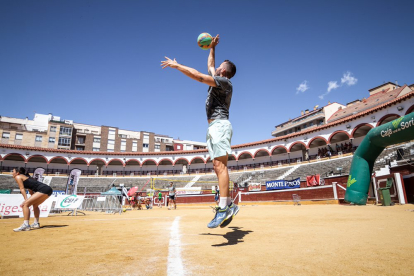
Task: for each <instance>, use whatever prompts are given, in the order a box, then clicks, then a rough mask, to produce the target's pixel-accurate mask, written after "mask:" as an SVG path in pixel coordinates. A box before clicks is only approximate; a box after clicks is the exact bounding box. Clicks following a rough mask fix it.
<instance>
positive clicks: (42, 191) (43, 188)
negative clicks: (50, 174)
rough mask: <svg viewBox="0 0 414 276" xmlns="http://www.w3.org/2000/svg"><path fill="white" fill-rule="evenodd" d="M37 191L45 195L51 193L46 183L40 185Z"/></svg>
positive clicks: (51, 190)
mask: <svg viewBox="0 0 414 276" xmlns="http://www.w3.org/2000/svg"><path fill="white" fill-rule="evenodd" d="M37 191H38V192H39V193H42V194H45V195H48V196H51V195H52V193H53V189H52V188H50V187H49V186H47V185H44V186H43V185H42V186H41V187H40V189H38V190H37Z"/></svg>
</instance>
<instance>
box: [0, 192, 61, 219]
mask: <svg viewBox="0 0 414 276" xmlns="http://www.w3.org/2000/svg"><path fill="white" fill-rule="evenodd" d="M28 197H30V195H28ZM53 200H54V199H53V197H49V198H48V199H46V200H45V201H44V202H43V203H42V204H40V205H39V209H40V217H41V218H45V217H47V216H49V212H50V208H51V207H52V202H53ZM23 201H24V198H23V196H22V195H21V194H20V195H6V194H0V215H2V216H5V217H6V216H19V217H21V218H22V217H23V209H22V208H21V207H20V204H22V203H23ZM30 216H31V217H34V212H33V206H31V207H30Z"/></svg>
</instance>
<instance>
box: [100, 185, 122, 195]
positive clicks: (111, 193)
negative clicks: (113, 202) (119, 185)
mask: <svg viewBox="0 0 414 276" xmlns="http://www.w3.org/2000/svg"><path fill="white" fill-rule="evenodd" d="M101 195H116V196H120V195H121V192H120V191H118V190H117V189H116V188H115V187H112V188H111V189H110V190H109V191H106V192H103V193H101Z"/></svg>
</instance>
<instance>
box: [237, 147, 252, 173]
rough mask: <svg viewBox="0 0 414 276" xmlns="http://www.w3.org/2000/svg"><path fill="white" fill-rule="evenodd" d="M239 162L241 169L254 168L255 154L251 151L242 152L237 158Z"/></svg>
mask: <svg viewBox="0 0 414 276" xmlns="http://www.w3.org/2000/svg"><path fill="white" fill-rule="evenodd" d="M237 163H238V166H239V169H247V170H248V169H253V168H254V159H253V155H252V154H251V153H250V152H247V151H246V152H242V153H240V154H239V157H238V158H237Z"/></svg>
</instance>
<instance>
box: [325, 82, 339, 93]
mask: <svg viewBox="0 0 414 276" xmlns="http://www.w3.org/2000/svg"><path fill="white" fill-rule="evenodd" d="M338 87H339V85H338V82H337V81H330V82H328V93H330V92H331V90H333V89H337V88H338Z"/></svg>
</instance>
